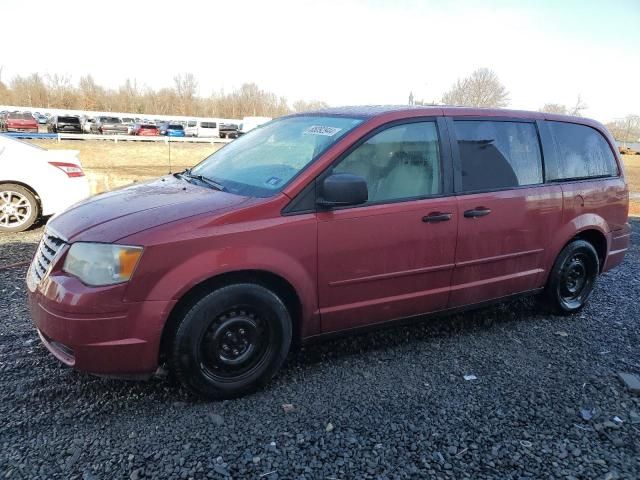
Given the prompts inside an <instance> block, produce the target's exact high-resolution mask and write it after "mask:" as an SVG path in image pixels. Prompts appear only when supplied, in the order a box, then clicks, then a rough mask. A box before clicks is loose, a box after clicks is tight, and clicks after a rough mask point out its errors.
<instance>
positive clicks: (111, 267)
mask: <svg viewBox="0 0 640 480" xmlns="http://www.w3.org/2000/svg"><path fill="white" fill-rule="evenodd" d="M141 255H142V247H129V246H125V245H111V244H107V243H85V242H77V243H74V244H73V245H71V248H70V249H69V253H67V258H66V259H65V261H64V265H63V267H62V270H64V271H65V272H67V273H69V274H71V275H74V276H76V277H78V278H79V279H80V280H81V281H82V282H83V283H86V284H87V285H91V286H94V287H98V286H103V285H114V284H116V283H123V282H127V281H129V279H130V278H131V276H132V275H133V271H134V270H135V269H136V265H137V264H138V260H139V259H140V256H141Z"/></svg>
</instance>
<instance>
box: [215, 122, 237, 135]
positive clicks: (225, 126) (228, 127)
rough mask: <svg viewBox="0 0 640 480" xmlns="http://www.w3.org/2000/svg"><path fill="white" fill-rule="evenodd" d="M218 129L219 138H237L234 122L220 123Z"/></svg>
mask: <svg viewBox="0 0 640 480" xmlns="http://www.w3.org/2000/svg"><path fill="white" fill-rule="evenodd" d="M218 130H219V132H220V138H238V125H236V124H234V123H221V124H220V127H219V128H218Z"/></svg>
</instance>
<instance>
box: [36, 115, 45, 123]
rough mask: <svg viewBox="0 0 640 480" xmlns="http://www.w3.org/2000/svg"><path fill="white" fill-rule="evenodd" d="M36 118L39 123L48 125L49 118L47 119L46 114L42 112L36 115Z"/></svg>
mask: <svg viewBox="0 0 640 480" xmlns="http://www.w3.org/2000/svg"><path fill="white" fill-rule="evenodd" d="M35 118H36V120H37V121H38V124H39V125H46V124H47V120H48V119H47V117H46V115H42V114H40V115H36V116H35Z"/></svg>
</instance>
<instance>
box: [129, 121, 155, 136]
mask: <svg viewBox="0 0 640 480" xmlns="http://www.w3.org/2000/svg"><path fill="white" fill-rule="evenodd" d="M131 135H140V136H145V137H146V136H158V135H160V132H159V131H158V127H157V126H156V125H151V124H148V123H136V124H135V125H134V126H133V130H132V131H131Z"/></svg>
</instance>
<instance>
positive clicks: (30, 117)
mask: <svg viewBox="0 0 640 480" xmlns="http://www.w3.org/2000/svg"><path fill="white" fill-rule="evenodd" d="M7 118H11V119H13V120H33V115H31V114H30V113H10V114H8V115H7Z"/></svg>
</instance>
